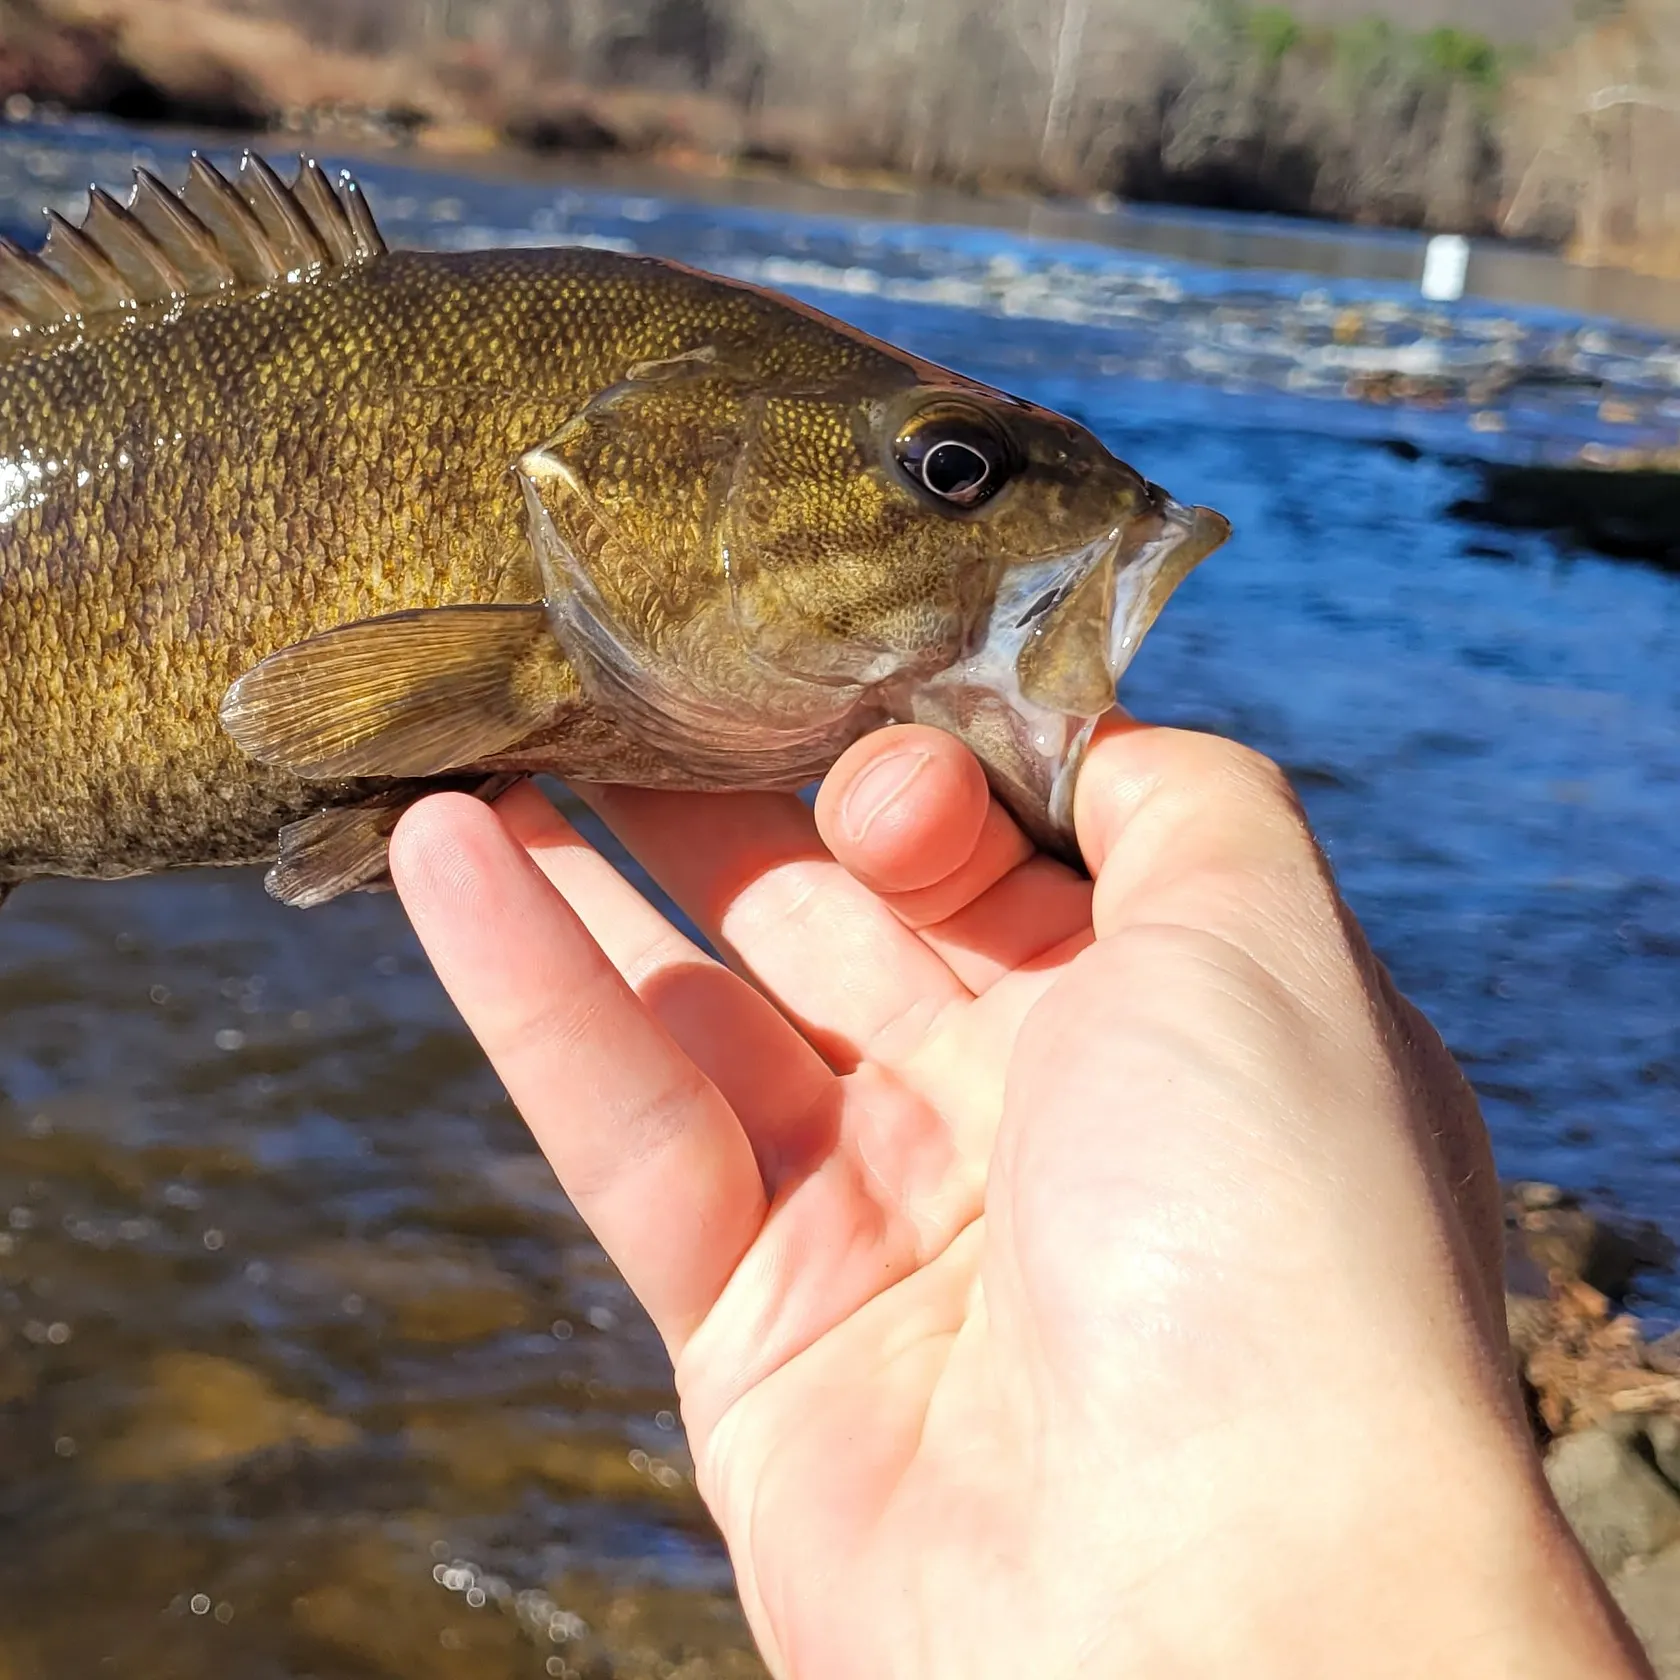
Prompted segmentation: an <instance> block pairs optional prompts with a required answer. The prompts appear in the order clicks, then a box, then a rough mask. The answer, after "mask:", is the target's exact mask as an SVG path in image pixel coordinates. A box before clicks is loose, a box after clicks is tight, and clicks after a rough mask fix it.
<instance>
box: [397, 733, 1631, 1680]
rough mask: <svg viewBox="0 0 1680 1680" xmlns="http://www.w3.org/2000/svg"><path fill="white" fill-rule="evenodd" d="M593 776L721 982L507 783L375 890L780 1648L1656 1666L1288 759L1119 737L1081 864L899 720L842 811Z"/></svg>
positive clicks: (1134, 1670) (1462, 1671)
mask: <svg viewBox="0 0 1680 1680" xmlns="http://www.w3.org/2000/svg"><path fill="white" fill-rule="evenodd" d="M591 799H592V801H593V802H594V803H595V804H596V805H597V807H598V809H599V810H600V811H601V813H602V814H603V816H604V817H605V818H606V820H607V822H608V823H609V824H610V825H611V826H612V827H613V828H614V830H615V831H616V832H617V833H618V834H619V836H620V837H621V838H622V839H623V840H624V842H625V843H626V844H627V845H628V846H629V848H630V850H631V851H632V852H633V853H635V854H636V855H637V856H638V857H639V858H640V859H641V861H642V862H643V863H644V864H645V865H646V866H647V868H648V870H649V872H650V873H651V874H652V875H653V876H654V878H655V879H656V880H658V881H659V882H660V884H661V885H662V886H663V887H664V888H665V890H666V891H667V892H669V893H670V895H671V896H672V898H673V899H674V900H675V901H676V902H677V903H678V904H679V905H681V906H682V908H683V909H684V910H685V911H686V912H687V913H688V914H689V915H690V916H691V917H692V918H693V919H694V921H695V923H696V925H698V926H699V927H700V928H701V929H702V930H703V931H704V932H705V933H706V935H707V936H708V938H710V939H711V940H712V941H713V942H714V943H715V944H716V945H717V946H718V948H719V949H721V950H723V951H725V952H726V953H728V955H729V957H730V959H731V961H732V963H733V964H735V965H736V967H737V968H738V969H739V971H740V972H739V973H736V972H732V971H731V970H730V969H728V968H725V967H722V966H720V965H718V964H716V963H714V962H712V961H711V960H710V959H708V958H707V957H706V956H704V955H703V954H702V953H701V952H700V951H699V950H698V949H696V948H695V947H694V946H693V945H692V944H691V943H690V942H689V941H688V940H686V939H685V938H684V937H683V936H682V935H680V934H679V933H678V932H677V931H676V930H675V929H673V928H672V927H671V926H670V924H669V923H668V922H666V921H665V920H664V919H663V918H662V917H661V916H660V915H658V914H657V913H656V912H655V911H654V910H653V909H652V908H651V907H650V906H649V905H648V904H647V903H646V902H645V901H644V900H643V899H642V898H641V897H640V896H639V895H638V894H637V893H636V892H635V891H634V890H633V889H632V888H630V887H629V886H628V885H627V884H626V883H625V882H624V881H623V880H622V879H621V878H620V877H619V876H618V875H617V874H616V873H615V872H614V871H613V870H612V869H611V868H610V867H609V866H608V865H607V864H606V863H605V862H604V861H603V860H602V859H601V858H600V857H599V856H597V855H596V854H595V853H594V852H593V851H592V850H591V849H590V848H589V847H588V846H587V845H585V844H584V843H583V842H582V841H581V840H580V839H579V838H578V836H577V835H576V834H575V833H574V832H573V831H572V829H571V828H570V827H569V826H568V825H567V824H566V823H565V822H564V821H563V820H562V819H561V818H560V817H559V816H558V814H557V813H555V811H554V810H553V809H552V807H550V806H549V805H548V804H547V802H546V801H544V800H543V799H542V798H541V797H540V795H538V794H537V793H536V792H535V791H534V790H532V789H530V788H522V789H520V790H517V791H516V792H515V793H514V794H511V795H509V796H508V797H507V798H506V799H504V800H503V801H502V802H501V803H500V805H499V806H498V807H497V808H496V809H495V810H494V811H492V810H490V809H488V808H486V807H484V806H482V805H480V804H478V803H476V802H474V801H472V800H470V799H467V798H465V797H463V796H458V795H440V796H437V797H435V798H433V799H431V800H428V801H426V802H425V803H423V804H422V805H420V806H418V807H417V808H416V809H415V810H414V811H412V812H411V813H410V814H409V815H408V816H407V817H406V818H405V819H404V821H403V823H402V825H401V827H400V828H399V829H398V831H397V835H396V837H395V840H394V842H393V846H392V867H393V873H394V875H395V878H396V881H397V885H398V887H399V889H400V891H401V892H402V894H403V898H404V901H405V903H406V904H407V906H408V909H409V912H410V914H411V916H412V917H413V920H414V924H415V926H416V928H417V930H418V932H419V934H420V937H421V939H422V941H423V942H424V944H425V946H426V949H427V951H428V952H429V954H430V955H431V957H432V960H433V962H434V963H435V964H436V966H437V968H438V971H439V973H440V975H441V976H442V978H443V980H444V983H445V985H446V986H447V987H448V988H449V990H450V992H451V994H452V995H453V997H454V998H455V1000H456V1003H457V1004H458V1006H459V1007H460V1009H461V1012H462V1014H463V1015H464V1017H465V1018H466V1020H467V1023H468V1025H469V1026H470V1027H471V1028H472V1030H473V1031H474V1033H475V1034H476V1035H477V1036H478V1038H479V1039H480V1041H481V1042H482V1043H483V1045H484V1047H485V1049H486V1050H487V1052H488V1053H489V1055H490V1058H491V1060H492V1062H493V1063H494V1064H495V1066H496V1068H497V1069H498V1071H499V1072H500V1074H501V1076H502V1078H503V1080H504V1082H505V1083H506V1085H507V1088H508V1090H509V1092H510V1094H511V1095H512V1096H513V1098H514V1100H515V1102H516V1103H517V1104H518V1105H519V1107H520V1109H521V1111H522V1113H523V1114H524V1115H525V1117H526V1119H527V1121H528V1122H529V1123H530V1125H531V1127H532V1130H533V1132H534V1133H535V1134H536V1137H537V1140H538V1142H539V1143H540V1144H541V1146H542V1147H543V1149H544V1150H545V1152H546V1153H547V1155H548V1157H549V1160H550V1161H551V1162H552V1163H553V1166H554V1168H555V1171H556V1172H557V1173H558V1175H559V1177H560V1179H561V1182H562V1183H563V1184H564V1185H565V1187H566V1189H567V1191H568V1192H569V1193H570V1195H571V1197H572V1199H573V1201H574V1202H575V1204H576V1205H577V1207H578V1209H579V1211H580V1212H581V1213H582V1214H583V1216H584V1217H585V1218H586V1219H587V1220H588V1221H589V1223H590V1224H591V1226H592V1227H593V1228H594V1230H595V1232H596V1234H597V1236H598V1237H599V1239H600V1240H601V1242H602V1243H603V1245H604V1246H605V1247H606V1249H607V1251H608V1252H609V1253H610V1254H611V1255H612V1257H613V1258H614V1260H615V1261H616V1262H617V1263H618V1265H619V1266H620V1267H621V1269H622V1270H623V1272H624V1275H625V1277H626V1279H627V1280H628V1282H629V1283H630V1285H631V1287H632V1288H633V1289H634V1290H635V1292H636V1293H637V1295H638V1296H639V1297H640V1299H641V1300H642V1302H643V1304H644V1305H645V1306H646V1308H647V1310H648V1311H649V1313H650V1314H651V1315H652V1318H653V1320H654V1323H655V1324H656V1325H657V1326H658V1328H659V1330H660V1332H661V1334H662V1335H663V1336H664V1338H665V1341H666V1343H667V1345H668V1347H669V1348H670V1351H671V1356H672V1359H673V1361H674V1364H675V1370H676V1381H677V1387H678V1391H679V1393H680V1395H681V1397H682V1406H683V1417H684V1421H685V1425H686V1427H687V1430H688V1433H689V1438H690V1442H691V1445H692V1448H693V1452H694V1458H695V1464H696V1471H697V1476H698V1479H699V1484H700V1488H701V1492H702V1494H703V1495H704V1497H705V1499H706V1501H707V1503H708V1505H709V1506H710V1508H711V1510H712V1512H713V1514H714V1516H715V1517H716V1519H717V1522H718V1524H719V1527H720V1528H721V1529H722V1531H723V1534H724V1537H725V1539H726V1541H727V1542H728V1545H729V1548H730V1552H731V1556H732V1558H733V1561H734V1564H735V1568H736V1572H737V1577H738V1581H739V1585H740V1590H741V1595H742V1599H743V1602H744V1604H745V1606H746V1609H747V1613H748V1615H749V1618H750V1619H751V1622H752V1626H753V1629H754V1632H755V1634H756V1636H757V1637H758V1639H759V1641H760V1644H761V1646H762V1648H763V1650H764V1652H765V1655H766V1658H767V1660H768V1662H769V1664H770V1666H771V1668H772V1669H773V1670H774V1671H775V1672H776V1673H777V1674H779V1675H785V1676H795V1677H798V1680H829V1677H835V1680H840V1677H846V1680H849V1677H851V1676H868V1677H870V1680H877V1677H883V1676H893V1675H905V1676H917V1677H919V1680H926V1677H934V1676H944V1675H963V1676H983V1675H989V1674H999V1675H1005V1674H1006V1675H1012V1676H1014V1675H1021V1674H1033V1675H1043V1676H1053V1675H1074V1674H1103V1675H1125V1676H1137V1677H1140V1680H1142V1677H1154V1676H1166V1675H1197V1676H1201V1675H1212V1674H1219V1675H1241V1676H1243V1677H1245V1680H1266V1677H1269V1676H1273V1675H1276V1676H1280V1677H1281V1676H1286V1675H1287V1676H1290V1677H1292V1680H1294V1677H1299V1676H1309V1675H1318V1674H1323V1675H1326V1676H1328V1675H1336V1676H1348V1675H1351V1674H1358V1675H1361V1676H1378V1675H1396V1676H1398V1675H1425V1674H1427V1675H1429V1676H1431V1677H1436V1676H1451V1675H1465V1676H1468V1675H1476V1676H1487V1675H1510V1676H1513V1677H1515V1676H1518V1675H1520V1676H1523V1677H1524V1680H1545V1677H1550V1676H1557V1677H1560V1680H1561V1677H1563V1676H1588V1675H1591V1676H1593V1677H1595V1680H1611V1677H1613V1676H1616V1675H1637V1674H1643V1673H1646V1672H1647V1671H1646V1670H1645V1669H1644V1668H1643V1667H1642V1666H1641V1661H1642V1660H1641V1659H1640V1657H1639V1656H1638V1654H1637V1652H1636V1650H1635V1648H1634V1647H1633V1645H1632V1643H1631V1640H1630V1639H1629V1637H1628V1636H1627V1635H1626V1633H1625V1631H1624V1630H1623V1629H1622V1628H1621V1625H1620V1623H1619V1621H1618V1620H1617V1618H1616V1615H1615V1612H1614V1611H1613V1610H1612V1609H1610V1608H1609V1607H1608V1604H1607V1601H1606V1599H1605V1597H1604V1595H1603V1592H1602V1589H1600V1588H1599V1587H1598V1585H1597V1583H1596V1580H1595V1579H1594V1577H1593V1576H1592V1574H1591V1571H1590V1569H1589V1568H1588V1566H1587V1565H1586V1564H1585V1562H1584V1561H1583V1560H1582V1558H1581V1557H1580V1555H1579V1553H1578V1551H1577V1550H1576V1548H1575V1547H1574V1544H1573V1542H1572V1541H1571V1539H1570V1537H1569V1535H1568V1532H1567V1530H1566V1528H1565V1526H1564V1524H1563V1522H1562V1519H1561V1518H1560V1517H1559V1516H1558V1514H1557V1512H1556V1510H1555V1508H1554V1507H1553V1505H1552V1504H1551V1502H1550V1499H1549V1497H1548V1496H1547V1494H1546V1492H1545V1488H1544V1482H1543V1479H1542V1478H1541V1477H1540V1475H1539V1472H1538V1467H1537V1465H1536V1463H1535V1461H1534V1456H1533V1452H1532V1448H1531V1447H1530V1446H1529V1444H1528V1441H1527V1439H1526V1428H1525V1424H1524V1421H1523V1418H1522V1415H1521V1409H1520V1405H1519V1402H1518V1399H1517V1396H1516V1393H1515V1390H1514V1386H1513V1384H1512V1381H1511V1379H1510V1377H1509V1375H1508V1369H1507V1361H1506V1357H1505V1352H1504V1328H1503V1317H1502V1307H1501V1299H1502V1297H1501V1289H1500V1273H1499V1253H1498V1241H1499V1220H1498V1210H1497V1187H1496V1184H1495V1180H1494V1176H1493V1169H1492V1164H1491V1161H1490V1158H1489V1155H1488V1150H1487V1145H1486V1140H1485V1137H1484V1134H1483V1132H1482V1128H1481V1123H1480V1120H1479V1118H1478V1115H1477V1112H1476V1108H1475V1104H1474V1100H1473V1098H1472V1097H1471V1095H1470V1093H1469V1091H1468V1089H1467V1087H1466V1086H1465V1084H1464V1081H1463V1079H1462V1077H1461V1076H1460V1074H1459V1073H1458V1071H1457V1069H1456V1068H1455V1067H1454V1065H1453V1063H1452V1061H1451V1059H1450V1057H1449V1056H1448V1055H1447V1054H1446V1052H1445V1050H1444V1049H1443V1048H1442V1046H1441V1044H1440V1042H1439V1040H1438V1039H1437V1038H1436V1037H1435V1035H1434V1033H1433V1032H1432V1031H1431V1029H1430V1028H1429V1027H1428V1026H1427V1024H1426V1023H1424V1022H1423V1021H1422V1019H1421V1017H1419V1016H1418V1015H1417V1014H1416V1013H1415V1012H1414V1011H1412V1010H1411V1009H1410V1008H1409V1007H1408V1006H1407V1005H1406V1004H1405V1003H1404V1002H1403V1001H1402V1000H1401V999H1400V998H1399V997H1398V996H1397V995H1396V993H1395V992H1394V990H1393V988H1392V986H1391V985H1390V984H1389V982H1388V980H1387V977H1386V976H1385V975H1384V973H1383V971H1382V970H1381V968H1380V966H1379V965H1378V964H1377V963H1376V961H1375V960H1374V958H1373V957H1372V956H1371V954H1370V952H1369V950H1368V949H1367V947H1366V945H1365V942H1364V940H1363V937H1362V936H1361V935H1360V933H1359V931H1358V929H1357V927H1356V926H1355V925H1354V923H1353V921H1352V919H1351V917H1350V916H1349V914H1348V912H1347V911H1346V909H1345V907H1344V906H1343V904H1342V902H1341V900H1340V899H1339V897H1338V896H1337V893H1336V890H1335V887H1334V884H1333V882H1332V880H1331V878H1330V875H1329V871H1328V869H1327V867H1326V865H1325V864H1324V861H1323V859H1322V857H1321V856H1320V854H1319V852H1318V851H1317V849H1316V847H1315V846H1314V845H1313V843H1312V840H1311V837H1310V835H1309V834H1308V831H1307V828H1306V825H1305V822H1304V820H1303V818H1302V816H1301V813H1300V811H1299V809H1298V807H1297V805H1296V804H1295V802H1294V800H1293V798H1292V797H1291V796H1290V794H1289V792H1288V789H1287V787H1286V785H1285V783H1284V781H1283V779H1282V777H1281V775H1280V774H1279V773H1278V772H1277V771H1276V770H1275V769H1274V768H1273V767H1272V766H1270V765H1268V764H1267V763H1266V762H1265V761H1263V760H1261V759H1259V758H1257V757H1255V756H1254V755H1252V754H1249V753H1247V752H1245V751H1243V750H1242V749H1240V748H1236V747H1232V746H1230V745H1228V744H1226V743H1223V742H1219V741H1216V740H1213V739H1211V738H1208V737H1203V736H1197V735H1192V734H1186V733H1182V732H1176V731H1170V730H1163V729H1150V728H1143V727H1139V726H1136V725H1132V724H1129V723H1126V722H1124V721H1115V722H1114V723H1113V724H1111V725H1109V726H1107V727H1105V729H1104V730H1103V731H1102V733H1101V734H1100V736H1099V739H1098V741H1097V743H1096V744H1095V746H1094V747H1093V749H1092V751H1091V753H1090V755H1089V757H1088V759H1087V761H1086V764H1085V767H1084V769H1083V770H1082V772H1081V776H1080V782H1079V789H1078V797H1077V810H1076V820H1077V824H1078V830H1079V834H1080V839H1081V843H1082V845H1083V847H1084V850H1085V853H1086V856H1087V859H1088V861H1089V863H1090V865H1091V868H1092V873H1093V876H1094V878H1095V885H1094V887H1093V885H1092V883H1090V882H1086V881H1084V880H1081V879H1079V878H1077V877H1076V876H1074V875H1073V874H1072V873H1071V872H1069V871H1067V870H1065V869H1063V868H1062V867H1061V866H1059V865H1057V864H1055V863H1053V862H1051V861H1049V860H1047V859H1044V858H1039V857H1034V856H1032V855H1031V852H1030V848H1029V847H1028V846H1027V844H1026V843H1025V842H1024V841H1023V840H1022V838H1021V836H1020V835H1019V833H1018V832H1017V831H1016V830H1015V828H1014V826H1013V824H1012V823H1011V822H1010V821H1009V819H1008V818H1007V816H1006V815H1005V814H1004V813H1003V812H1002V811H1001V810H1000V809H999V808H998V807H997V805H996V804H995V803H993V802H991V801H990V800H989V799H988V797H987V794H986V789H985V784H984V781H983V779H982V778H981V776H980V772H979V770H978V767H977V766H976V765H975V763H974V761H973V760H972V759H971V758H969V757H968V756H967V755H966V753H964V752H963V750H962V749H961V748H960V747H959V746H958V745H957V744H956V743H955V742H954V741H952V740H951V739H950V738H948V737H946V736H943V735H940V734H937V733H935V732H932V731H929V730H924V729H917V728H913V727H905V728H899V729H892V730H886V731H882V732H880V733H878V734H876V735H872V736H870V737H868V738H866V739H865V740H864V741H861V742H860V743H858V744H857V745H856V746H855V747H853V748H852V749H851V751H850V752H849V753H848V754H847V755H846V756H845V758H843V759H842V760H841V762H840V763H839V764H838V765H837V766H836V767H835V769H834V770H833V772H831V774H830V776H829V778H828V780H827V782H826V783H825V785H824V788H823V790H822V793H821V795H820V797H819V799H818V801H817V806H816V810H815V813H814V814H813V813H812V812H811V811H809V810H808V809H807V808H806V807H805V806H803V805H802V804H801V803H800V802H799V801H797V800H796V799H793V798H792V797H784V796H776V795H730V796H718V795H704V796H703V795H677V794H660V793H649V792H639V791H631V790H625V789H599V790H595V791H594V792H593V793H592V794H591ZM742 975H748V976H751V978H752V980H753V981H754V982H756V987H755V985H752V984H749V983H748V981H747V979H745V978H742ZM770 999H773V1000H774V1003H772V1002H771V1001H768V1000H770Z"/></svg>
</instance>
